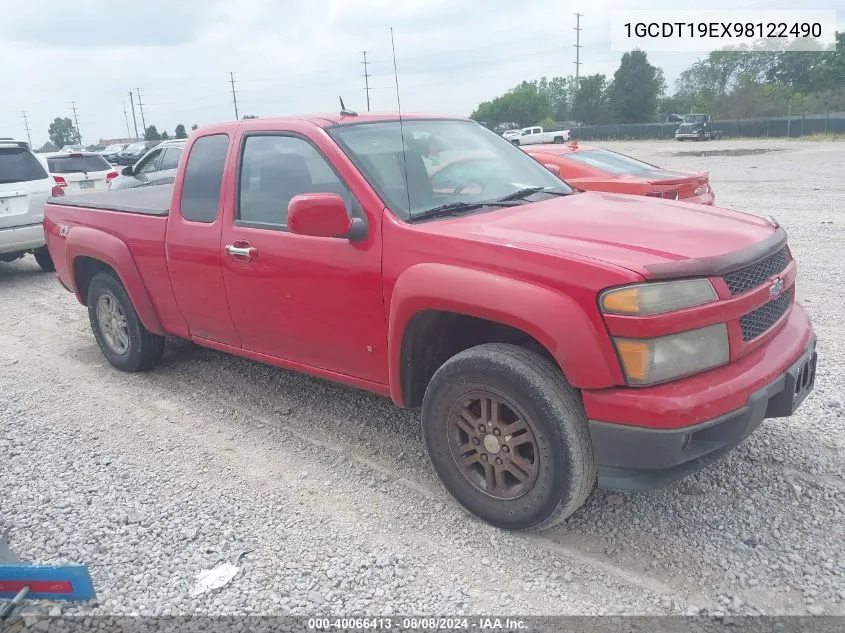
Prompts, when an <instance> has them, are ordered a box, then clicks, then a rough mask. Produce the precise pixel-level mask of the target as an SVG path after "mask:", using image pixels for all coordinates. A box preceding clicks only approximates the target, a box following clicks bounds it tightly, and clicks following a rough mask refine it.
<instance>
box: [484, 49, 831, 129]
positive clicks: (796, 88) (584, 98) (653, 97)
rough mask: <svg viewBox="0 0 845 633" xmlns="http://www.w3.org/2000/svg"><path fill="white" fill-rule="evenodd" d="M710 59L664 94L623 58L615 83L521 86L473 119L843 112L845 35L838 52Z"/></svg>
mask: <svg viewBox="0 0 845 633" xmlns="http://www.w3.org/2000/svg"><path fill="white" fill-rule="evenodd" d="M758 49H759V47H755V46H751V47H748V46H743V47H734V48H729V49H724V50H719V51H713V52H711V53H709V54H708V55H707V56H706V57H705V58H703V59H699V60H698V61H696V62H695V63H694V64H693V65H692V66H690V67H689V68H687V69H686V70H685V71H684V72H683V73H681V75H680V77H679V78H678V80H677V81H676V83H675V89H674V91H673V92H672V93H671V94H669V93H668V92H667V85H666V80H665V77H664V74H663V71H662V70H661V69H660V68H657V67H656V66H654V65H652V64H651V63H650V62H649V61H648V56H647V55H646V53H645V52H643V51H641V50H634V51H631V52H628V53H625V54H624V55H623V56H622V59H621V60H620V63H619V68H617V70H616V72H615V73H614V74H613V76H612V77H607V76H606V75H604V74H594V75H588V76H586V77H581V78H580V80H579V81H578V85H576V82H575V78H574V77H572V76H558V77H551V78H546V77H542V78H541V79H539V80H532V81H522V82H520V83H519V84H518V85H517V86H514V87H513V88H511V89H510V90H508V91H507V92H505V94H503V95H500V96H498V97H495V98H494V99H492V100H490V101H485V102H483V103H481V104H479V105H478V107H477V108H476V109H475V111H474V112H473V113H472V115H471V117H472V118H473V119H475V120H476V121H479V122H482V123H484V124H485V125H488V126H489V127H492V128H494V129H502V128H508V127H527V126H529V125H542V126H543V127H553V126H554V125H555V122H556V121H558V122H564V121H569V122H576V123H578V124H581V125H595V124H603V123H649V122H657V121H664V120H666V117H667V115H670V114H686V113H688V112H702V113H707V114H710V115H712V116H714V117H718V118H746V117H755V116H757V117H765V116H775V115H784V114H787V113H789V112H790V111H792V112H795V113H799V112H806V113H821V112H829V111H833V110H845V33H838V34H837V42H836V47H835V49H834V48H833V47H827V48H825V47H822V46H821V45H818V46H817V50H815V51H794V50H789V49H788V48H785V47H784V48H781V49H780V50H777V51H763V50H758Z"/></svg>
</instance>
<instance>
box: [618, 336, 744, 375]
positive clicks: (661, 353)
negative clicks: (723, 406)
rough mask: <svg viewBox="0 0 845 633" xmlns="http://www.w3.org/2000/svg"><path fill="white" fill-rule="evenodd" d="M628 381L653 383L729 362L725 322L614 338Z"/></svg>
mask: <svg viewBox="0 0 845 633" xmlns="http://www.w3.org/2000/svg"><path fill="white" fill-rule="evenodd" d="M613 342H614V343H615V345H616V350H617V351H618V352H619V358H620V360H621V361H622V369H623V370H624V372H625V377H626V378H627V380H628V384H629V385H637V386H642V385H653V384H656V383H659V382H666V381H667V380H674V379H676V378H683V377H684V376H689V375H690V374H695V373H698V372H701V371H704V370H705V369H711V368H713V367H718V366H719V365H724V364H725V363H727V362H728V359H729V356H730V353H729V347H728V328H727V326H726V325H725V324H724V323H718V324H716V325H709V326H707V327H703V328H700V329H697V330H690V331H688V332H681V333H679V334H671V335H669V336H661V337H660V338H651V339H631V338H614V339H613Z"/></svg>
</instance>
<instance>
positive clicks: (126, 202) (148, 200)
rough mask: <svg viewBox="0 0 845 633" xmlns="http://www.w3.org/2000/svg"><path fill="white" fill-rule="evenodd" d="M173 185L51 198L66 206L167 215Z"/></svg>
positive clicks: (54, 202) (52, 201)
mask: <svg viewBox="0 0 845 633" xmlns="http://www.w3.org/2000/svg"><path fill="white" fill-rule="evenodd" d="M172 195H173V185H172V184H169V185H146V186H140V187H135V188H133V189H118V190H116V191H97V192H95V193H79V194H73V195H71V196H62V197H61V198H50V202H51V203H53V204H60V205H62V206H64V207H85V208H86V209H99V210H102V211H122V212H124V213H139V214H141V215H159V216H166V215H167V214H168V213H169V211H170V198H171V196H172Z"/></svg>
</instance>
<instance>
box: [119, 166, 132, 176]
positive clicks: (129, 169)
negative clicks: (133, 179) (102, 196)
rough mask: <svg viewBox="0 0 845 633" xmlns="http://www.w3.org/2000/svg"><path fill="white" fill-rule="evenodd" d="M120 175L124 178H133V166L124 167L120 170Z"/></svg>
mask: <svg viewBox="0 0 845 633" xmlns="http://www.w3.org/2000/svg"><path fill="white" fill-rule="evenodd" d="M120 173H121V174H122V175H124V176H131V175H132V165H129V166H127V167H124V168H123V169H121V170H120Z"/></svg>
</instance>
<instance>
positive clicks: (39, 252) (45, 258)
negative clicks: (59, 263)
mask: <svg viewBox="0 0 845 633" xmlns="http://www.w3.org/2000/svg"><path fill="white" fill-rule="evenodd" d="M32 254H33V256H34V257H35V261H36V262H38V265H39V266H41V270H43V271H44V272H45V273H53V272H56V265H55V264H54V263H53V258H52V257H50V251H49V250H47V247H46V246H42V247H41V248H36V249H35V250H34V251H33V252H32Z"/></svg>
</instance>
